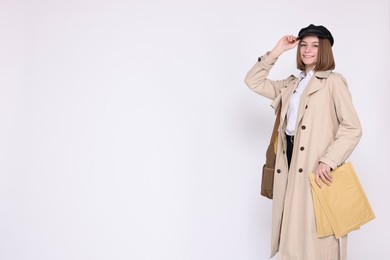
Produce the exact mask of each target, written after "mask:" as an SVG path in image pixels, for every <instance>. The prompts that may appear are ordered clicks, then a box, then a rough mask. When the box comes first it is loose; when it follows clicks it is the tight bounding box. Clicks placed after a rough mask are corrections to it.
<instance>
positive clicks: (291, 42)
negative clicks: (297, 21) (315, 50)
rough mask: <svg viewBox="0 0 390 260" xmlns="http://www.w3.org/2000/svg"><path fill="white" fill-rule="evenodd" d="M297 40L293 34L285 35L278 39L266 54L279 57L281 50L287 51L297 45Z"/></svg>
mask: <svg viewBox="0 0 390 260" xmlns="http://www.w3.org/2000/svg"><path fill="white" fill-rule="evenodd" d="M298 43H299V40H298V38H297V37H295V36H293V35H285V36H283V37H282V39H280V40H279V41H278V43H277V44H276V46H275V47H274V48H273V49H272V51H271V52H270V53H269V54H268V55H269V56H271V57H272V58H277V57H279V56H280V55H281V54H282V53H283V52H285V51H288V50H290V49H292V48H294V47H295V46H297V45H298Z"/></svg>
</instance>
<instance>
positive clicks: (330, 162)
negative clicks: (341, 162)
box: [320, 156, 338, 170]
mask: <svg viewBox="0 0 390 260" xmlns="http://www.w3.org/2000/svg"><path fill="white" fill-rule="evenodd" d="M320 162H322V163H325V164H326V165H329V167H330V168H332V170H334V169H336V168H337V166H338V164H337V162H335V161H333V160H332V159H330V158H328V157H325V156H324V157H322V158H321V159H320Z"/></svg>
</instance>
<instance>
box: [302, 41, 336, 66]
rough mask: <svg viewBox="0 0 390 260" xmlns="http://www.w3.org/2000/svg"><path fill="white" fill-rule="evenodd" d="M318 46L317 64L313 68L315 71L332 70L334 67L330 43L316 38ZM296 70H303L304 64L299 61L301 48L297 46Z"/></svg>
mask: <svg viewBox="0 0 390 260" xmlns="http://www.w3.org/2000/svg"><path fill="white" fill-rule="evenodd" d="M318 40H319V45H318V57H317V63H316V66H315V68H314V70H315V71H325V70H333V69H334V68H335V67H336V64H335V62H334V57H333V52H332V46H331V45H330V41H329V40H328V39H325V38H320V37H318ZM297 68H298V69H299V70H305V64H304V63H303V62H302V60H301V48H300V46H298V48H297Z"/></svg>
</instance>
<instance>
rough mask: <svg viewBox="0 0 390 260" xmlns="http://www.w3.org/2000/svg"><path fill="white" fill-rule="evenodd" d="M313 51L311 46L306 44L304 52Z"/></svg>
mask: <svg viewBox="0 0 390 260" xmlns="http://www.w3.org/2000/svg"><path fill="white" fill-rule="evenodd" d="M311 51H312V48H311V46H306V47H305V49H304V52H305V53H309V52H311Z"/></svg>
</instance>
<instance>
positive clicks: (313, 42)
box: [302, 41, 320, 43]
mask: <svg viewBox="0 0 390 260" xmlns="http://www.w3.org/2000/svg"><path fill="white" fill-rule="evenodd" d="M302 42H304V43H309V42H307V41H302ZM311 43H320V42H317V41H316V42H311Z"/></svg>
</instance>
